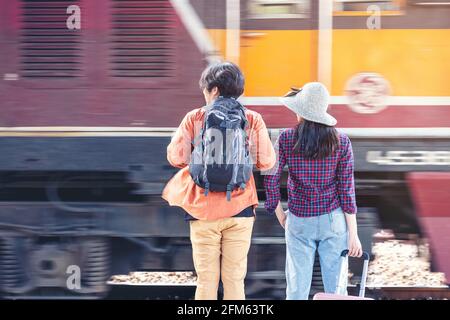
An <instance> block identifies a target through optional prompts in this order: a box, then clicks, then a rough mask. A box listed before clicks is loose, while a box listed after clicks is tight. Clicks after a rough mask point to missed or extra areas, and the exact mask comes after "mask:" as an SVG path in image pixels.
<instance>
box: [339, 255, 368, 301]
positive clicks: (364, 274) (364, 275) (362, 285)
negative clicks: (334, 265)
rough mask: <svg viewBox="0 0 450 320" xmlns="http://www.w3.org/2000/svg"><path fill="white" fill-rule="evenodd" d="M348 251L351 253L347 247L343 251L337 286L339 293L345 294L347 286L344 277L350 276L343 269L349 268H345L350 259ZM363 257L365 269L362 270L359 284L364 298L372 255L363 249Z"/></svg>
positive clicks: (360, 293) (361, 295)
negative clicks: (344, 283)
mask: <svg viewBox="0 0 450 320" xmlns="http://www.w3.org/2000/svg"><path fill="white" fill-rule="evenodd" d="M348 253H349V250H348V249H345V250H343V251H342V252H341V263H340V267H339V277H338V285H337V287H336V293H337V294H345V292H346V290H347V287H345V288H344V285H343V282H344V281H343V280H344V279H345V278H344V277H347V276H348V273H347V274H345V275H344V274H343V271H344V270H347V268H344V264H345V262H346V261H347V260H348ZM361 258H363V259H364V265H363V271H362V275H361V283H360V285H359V296H360V297H361V298H364V295H365V293H366V280H367V272H368V270H369V259H370V255H369V253H367V252H366V251H363V254H362V257H361Z"/></svg>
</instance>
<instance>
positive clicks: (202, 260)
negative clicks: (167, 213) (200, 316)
mask: <svg viewBox="0 0 450 320" xmlns="http://www.w3.org/2000/svg"><path fill="white" fill-rule="evenodd" d="M200 88H201V89H202V90H203V95H204V97H205V101H206V106H205V107H202V108H198V109H194V110H192V111H190V112H188V113H187V114H186V116H185V117H184V119H183V120H182V121H181V124H180V126H179V127H178V129H177V130H176V132H175V135H174V136H173V138H172V140H171V142H170V144H169V146H168V147H167V160H168V161H169V163H170V164H171V165H172V166H175V167H179V168H182V169H181V170H180V171H179V172H178V173H177V174H176V175H175V176H174V177H173V178H172V179H171V180H170V181H169V182H168V184H167V185H166V187H165V189H164V191H163V195H162V197H163V198H164V199H165V200H167V201H168V202H169V204H170V205H172V206H180V207H182V208H183V209H184V210H185V211H186V212H187V214H186V220H188V221H189V223H190V237H191V242H192V249H193V260H194V266H195V270H196V273H197V290H196V293H195V299H197V300H204V299H208V300H213V299H217V290H218V286H219V280H220V278H221V279H222V283H223V289H224V299H228V300H237V299H240V300H243V299H245V292H244V279H245V275H246V273H247V254H248V250H249V247H250V240H251V234H252V229H253V223H254V220H255V208H256V207H257V205H258V197H257V194H256V187H255V180H254V178H253V174H252V173H251V172H250V174H249V177H248V178H249V179H248V181H246V182H245V183H241V186H242V187H241V188H233V189H231V188H230V189H228V186H227V189H226V190H229V191H228V192H227V191H214V190H212V189H211V190H208V188H209V187H208V185H209V184H208V181H207V179H208V177H211V176H212V175H208V174H204V175H203V176H201V177H200V178H198V177H197V178H196V181H194V179H193V178H192V177H193V176H195V172H194V173H193V170H192V169H193V166H194V162H192V159H191V154H192V151H193V150H195V147H196V144H195V141H196V139H202V138H203V139H204V136H203V135H204V134H205V131H204V128H205V123H207V121H206V120H208V119H209V118H208V117H209V115H210V113H209V111H210V110H211V109H214V110H216V109H217V110H219V111H220V110H222V109H223V108H225V107H227V108H228V107H229V106H230V105H231V106H232V108H235V109H236V110H231V111H237V110H241V108H242V110H243V114H244V113H245V117H244V118H245V119H243V123H245V124H246V126H245V127H244V128H245V129H243V130H244V131H245V135H244V136H246V137H247V139H248V141H247V142H248V148H249V153H250V155H251V157H252V160H253V162H254V164H255V165H256V167H257V168H258V169H260V170H268V169H271V168H272V167H273V166H274V165H275V162H276V155H275V151H274V149H273V146H272V143H271V141H270V138H269V135H268V132H267V129H266V125H265V123H264V121H263V119H262V117H261V115H260V114H258V113H257V112H254V111H251V110H247V109H245V108H243V107H242V105H240V103H239V102H237V100H236V99H237V98H238V97H239V96H241V95H242V93H243V91H244V76H243V74H242V72H241V70H240V69H239V67H238V66H236V65H235V64H233V63H230V62H223V63H218V64H213V65H210V66H208V67H207V68H206V69H205V70H204V72H203V73H202V76H201V79H200ZM220 101H223V103H224V104H225V103H226V105H222V106H216V105H217V104H218V102H220ZM236 114H239V112H236ZM205 117H206V119H205ZM227 126H228V124H227ZM227 139H228V138H227ZM200 145H201V142H200ZM239 145H240V144H239ZM227 147H228V146H227ZM240 148H245V144H242V145H240ZM199 150H200V152H199V153H198V154H200V155H202V152H201V151H202V150H203V149H199ZM238 151H239V152H241V153H242V154H246V152H242V150H238ZM203 154H204V153H203ZM197 165H198V164H197ZM200 165H202V163H200ZM189 167H191V168H189ZM208 168H209V167H205V170H207V169H208ZM241 171H242V170H241ZM202 177H203V178H204V179H203V180H205V179H206V183H205V181H202V179H201V178H202ZM205 184H206V185H207V186H206V187H205ZM205 188H206V189H205Z"/></svg>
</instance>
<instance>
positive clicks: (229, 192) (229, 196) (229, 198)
mask: <svg viewBox="0 0 450 320" xmlns="http://www.w3.org/2000/svg"><path fill="white" fill-rule="evenodd" d="M227 201H231V184H227Z"/></svg>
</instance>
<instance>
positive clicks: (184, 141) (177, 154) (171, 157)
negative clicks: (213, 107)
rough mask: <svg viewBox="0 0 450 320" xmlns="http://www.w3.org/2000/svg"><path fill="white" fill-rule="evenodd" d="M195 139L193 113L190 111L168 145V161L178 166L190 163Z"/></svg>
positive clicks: (182, 166) (181, 166)
mask: <svg viewBox="0 0 450 320" xmlns="http://www.w3.org/2000/svg"><path fill="white" fill-rule="evenodd" d="M193 139H194V123H193V114H192V112H189V113H187V114H186V116H185V117H184V118H183V120H182V121H181V123H180V125H179V126H178V128H177V130H176V131H175V134H174V136H173V137H172V140H171V141H170V143H169V145H168V146H167V161H169V163H170V164H171V165H172V166H174V167H177V168H184V167H185V166H187V165H188V164H189V160H190V159H191V152H192V141H193Z"/></svg>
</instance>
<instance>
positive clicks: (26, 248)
mask: <svg viewBox="0 0 450 320" xmlns="http://www.w3.org/2000/svg"><path fill="white" fill-rule="evenodd" d="M449 16H450V2H449V1H439V2H435V1H428V0H374V1H370V0H366V1H351V0H320V1H315V0H289V1H288V0H208V1H207V0H0V56H1V58H0V110H1V115H0V154H1V157H0V293H1V296H2V297H7V298H42V297H44V298H57V299H59V298H61V299H72V298H102V297H105V295H107V293H108V291H109V285H108V279H109V278H110V277H111V275H113V274H119V273H127V272H129V271H135V270H153V271H168V270H174V271H187V270H194V268H193V263H192V256H191V255H192V252H191V247H190V241H189V228H188V225H187V224H186V223H185V221H184V220H183V211H182V209H180V208H177V207H170V206H168V204H167V203H165V201H163V199H162V198H161V192H162V189H163V188H164V186H165V184H166V182H167V181H168V180H169V179H170V178H171V177H172V176H173V175H174V174H175V172H176V170H177V169H176V168H173V167H171V166H170V165H169V163H168V162H167V159H166V147H167V145H168V143H169V141H170V138H171V136H172V134H173V132H174V130H175V129H176V127H177V126H178V124H179V123H180V121H181V119H182V118H183V116H184V115H185V113H186V112H188V111H189V110H192V109H193V108H197V107H200V106H202V105H203V104H204V101H203V97H202V94H201V92H200V90H199V87H198V78H199V76H200V74H201V72H202V70H203V69H204V68H205V66H207V65H208V64H209V63H213V62H214V61H218V60H228V61H233V62H235V63H237V64H238V65H239V66H240V67H241V68H242V70H243V72H244V74H245V77H246V86H245V91H244V95H243V97H241V98H240V99H241V101H242V103H243V104H244V105H245V106H246V107H247V108H249V109H252V110H255V111H257V112H259V113H261V114H262V116H263V118H264V120H265V122H266V124H267V127H268V130H269V133H270V135H271V137H273V138H274V141H275V139H276V136H277V134H278V133H279V131H280V130H281V129H282V128H286V127H290V126H292V125H294V124H295V121H296V120H295V116H294V115H293V114H292V113H291V112H290V111H289V110H287V109H285V108H283V107H282V105H281V103H280V102H279V99H278V97H280V96H282V95H283V94H284V93H286V92H287V91H289V89H290V87H291V86H296V87H301V86H302V85H303V84H304V83H306V82H309V81H320V82H322V83H324V84H325V85H326V86H327V87H328V89H329V91H330V93H331V99H330V104H331V106H330V110H331V111H330V112H331V114H332V115H333V116H334V117H336V118H337V120H338V128H339V130H342V131H343V132H345V133H347V134H348V135H349V137H350V139H351V141H352V144H353V148H354V152H355V177H356V192H357V203H358V207H359V213H358V223H359V225H360V233H361V238H362V242H363V246H364V247H365V248H366V249H368V250H370V247H371V242H372V235H373V233H374V232H375V230H377V229H379V228H383V229H392V230H393V231H394V232H395V233H396V234H397V235H409V234H416V235H418V237H427V238H428V239H429V241H430V244H431V248H432V263H433V268H434V270H437V271H441V272H445V273H446V275H447V280H448V279H450V256H449V252H450V239H449V238H448V234H450V210H449V200H448V197H449V195H450V86H449V84H448V83H449V80H450V79H449V75H450V62H449V59H448V57H449V56H450V19H448V17H449ZM254 175H255V180H256V183H257V188H258V197H259V200H260V203H261V205H260V206H259V207H258V209H257V220H256V223H255V228H254V233H253V239H252V246H251V249H250V253H249V262H248V263H249V264H248V276H247V280H246V281H247V295H248V296H249V297H270V298H277V299H278V298H283V297H284V290H285V280H284V263H285V255H284V254H285V253H284V232H283V230H282V228H281V227H280V226H278V225H277V223H276V221H275V220H274V218H273V217H271V216H269V215H267V214H266V213H265V211H264V206H263V205H262V203H263V201H264V197H265V195H264V188H263V183H262V182H263V179H262V178H263V176H262V175H261V174H260V173H259V172H257V171H255V172H254ZM281 187H282V194H283V199H284V201H286V173H285V174H284V177H283V182H282V186H281ZM351 268H354V269H355V270H356V269H357V268H358V266H357V265H353V266H352V265H351ZM314 272H315V273H314V277H313V287H314V288H318V287H320V266H317V268H315V271H314Z"/></svg>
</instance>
